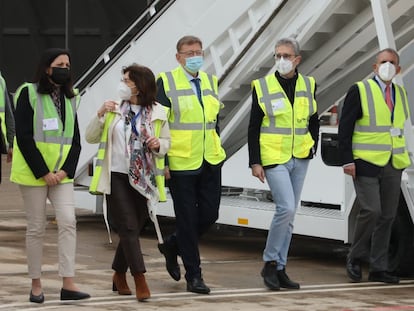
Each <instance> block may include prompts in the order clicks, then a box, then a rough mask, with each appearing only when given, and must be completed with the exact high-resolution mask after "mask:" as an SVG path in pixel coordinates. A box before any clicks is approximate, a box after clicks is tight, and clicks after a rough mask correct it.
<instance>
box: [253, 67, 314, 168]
mask: <svg viewBox="0 0 414 311" xmlns="http://www.w3.org/2000/svg"><path fill="white" fill-rule="evenodd" d="M252 87H254V88H255V90H256V94H257V100H258V104H259V106H260V108H261V109H262V110H263V113H264V117H263V120H262V125H261V128H260V139H259V140H260V156H261V161H262V165H263V166H268V165H273V164H283V163H286V162H288V161H289V160H290V159H291V158H292V156H293V157H295V158H306V157H307V156H308V155H309V151H310V149H311V148H312V146H313V145H314V144H315V141H314V140H313V138H312V136H311V134H310V133H309V130H308V125H309V119H310V117H311V116H312V115H313V114H314V113H316V112H317V104H316V101H315V96H314V94H315V80H314V78H312V77H307V76H303V75H301V74H299V75H298V78H297V81H296V87H295V101H294V103H293V107H292V104H291V103H290V101H289V99H288V97H287V96H286V93H285V92H284V90H283V88H282V86H281V85H280V83H279V81H278V80H277V78H276V77H275V75H274V74H271V75H268V76H266V77H264V78H261V79H257V80H254V81H253V82H252Z"/></svg>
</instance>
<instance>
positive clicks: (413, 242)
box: [388, 194, 414, 277]
mask: <svg viewBox="0 0 414 311" xmlns="http://www.w3.org/2000/svg"><path fill="white" fill-rule="evenodd" d="M388 259H389V267H390V271H392V272H393V273H394V274H396V275H398V276H401V277H413V276H414V265H413V262H414V226H413V221H412V219H411V215H410V213H409V211H408V208H407V203H406V202H405V199H404V196H403V195H402V194H401V196H400V203H399V205H398V211H397V215H396V217H395V221H394V224H393V227H392V233H391V241H390V248H389V257H388Z"/></svg>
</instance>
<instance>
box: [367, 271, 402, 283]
mask: <svg viewBox="0 0 414 311" xmlns="http://www.w3.org/2000/svg"><path fill="white" fill-rule="evenodd" d="M368 280H369V281H371V282H383V283H389V284H398V283H400V279H399V278H398V277H397V276H395V275H392V274H390V273H389V272H387V271H375V272H370V273H369V275H368Z"/></svg>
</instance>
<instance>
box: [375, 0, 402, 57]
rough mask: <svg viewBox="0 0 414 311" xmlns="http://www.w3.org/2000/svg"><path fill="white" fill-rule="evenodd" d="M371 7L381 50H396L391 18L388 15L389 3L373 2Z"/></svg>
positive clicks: (378, 0) (382, 1)
mask: <svg viewBox="0 0 414 311" xmlns="http://www.w3.org/2000/svg"><path fill="white" fill-rule="evenodd" d="M371 6H372V14H373V16H374V21H375V28H376V29H377V34H378V43H379V47H380V50H382V49H385V48H392V49H396V46H395V40H394V34H393V32H392V27H391V21H390V16H389V14H388V6H387V1H386V0H371Z"/></svg>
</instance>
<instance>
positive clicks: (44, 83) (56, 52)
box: [33, 48, 75, 98]
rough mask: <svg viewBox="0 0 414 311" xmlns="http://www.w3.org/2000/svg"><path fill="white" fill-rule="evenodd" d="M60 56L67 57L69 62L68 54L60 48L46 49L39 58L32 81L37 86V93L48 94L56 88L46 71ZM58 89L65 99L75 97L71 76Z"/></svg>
mask: <svg viewBox="0 0 414 311" xmlns="http://www.w3.org/2000/svg"><path fill="white" fill-rule="evenodd" d="M60 55H67V56H68V57H69V61H70V52H69V51H68V50H66V49H61V48H50V49H46V50H45V51H44V52H43V54H42V56H41V57H40V61H39V64H38V66H37V70H36V74H35V77H34V81H33V82H35V83H37V84H38V88H37V91H38V92H39V93H41V94H50V93H52V91H53V90H54V89H55V88H56V86H55V85H54V84H53V83H52V82H51V81H50V78H49V75H48V74H47V73H46V70H47V69H48V68H49V67H50V64H51V63H53V61H54V60H55V59H56V58H57V57H58V56H60ZM60 87H61V90H62V91H63V93H64V94H65V96H66V97H67V98H72V97H74V96H75V93H74V91H73V78H72V75H71V77H70V79H69V80H68V81H67V82H66V83H65V84H63V85H61V86H60Z"/></svg>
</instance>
